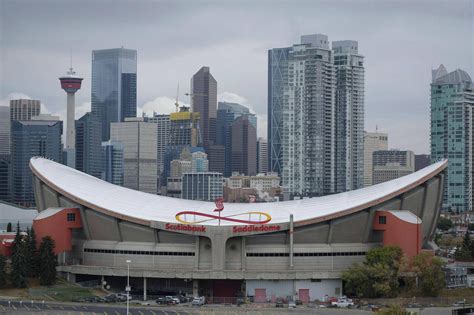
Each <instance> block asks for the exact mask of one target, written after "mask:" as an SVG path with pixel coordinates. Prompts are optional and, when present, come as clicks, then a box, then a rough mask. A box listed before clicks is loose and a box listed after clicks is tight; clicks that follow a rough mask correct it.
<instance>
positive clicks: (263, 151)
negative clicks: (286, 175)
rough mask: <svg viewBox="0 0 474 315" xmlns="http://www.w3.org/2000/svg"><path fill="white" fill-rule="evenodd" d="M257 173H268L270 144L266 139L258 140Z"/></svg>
mask: <svg viewBox="0 0 474 315" xmlns="http://www.w3.org/2000/svg"><path fill="white" fill-rule="evenodd" d="M257 173H262V174H266V173H268V143H267V140H266V139H263V138H258V139H257Z"/></svg>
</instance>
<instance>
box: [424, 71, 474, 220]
mask: <svg viewBox="0 0 474 315" xmlns="http://www.w3.org/2000/svg"><path fill="white" fill-rule="evenodd" d="M473 121H474V85H473V84H472V80H471V78H470V77H469V75H468V74H467V73H466V72H465V71H463V70H460V69H458V70H455V71H452V72H450V73H448V72H447V71H446V69H445V68H444V66H443V65H441V66H440V67H439V68H438V69H437V70H434V71H433V72H432V83H431V160H432V161H433V162H436V161H439V160H441V159H448V171H447V181H446V184H445V190H444V197H443V208H444V210H452V211H459V212H464V211H472V210H473V189H472V186H473V177H474V175H473V174H474V162H473V161H474V160H473V155H474V140H473V139H474V138H473V137H474V130H473Z"/></svg>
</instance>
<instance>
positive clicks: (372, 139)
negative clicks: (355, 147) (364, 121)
mask: <svg viewBox="0 0 474 315" xmlns="http://www.w3.org/2000/svg"><path fill="white" fill-rule="evenodd" d="M387 149H388V134H386V133H381V132H378V131H376V132H364V187H367V186H372V175H373V174H372V172H373V163H372V161H373V155H372V154H373V153H374V151H380V150H387Z"/></svg>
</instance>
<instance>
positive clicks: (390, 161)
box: [372, 150, 415, 185]
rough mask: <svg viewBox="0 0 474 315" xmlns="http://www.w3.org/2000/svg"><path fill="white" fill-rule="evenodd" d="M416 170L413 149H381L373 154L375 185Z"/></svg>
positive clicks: (373, 178) (373, 181)
mask: <svg viewBox="0 0 474 315" xmlns="http://www.w3.org/2000/svg"><path fill="white" fill-rule="evenodd" d="M413 172H415V153H413V151H400V150H379V151H375V152H374V153H373V154H372V183H373V185H376V184H380V183H383V182H388V181H389V180H392V179H396V178H399V177H402V176H405V175H408V174H411V173H413Z"/></svg>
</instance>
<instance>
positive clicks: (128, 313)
mask: <svg viewBox="0 0 474 315" xmlns="http://www.w3.org/2000/svg"><path fill="white" fill-rule="evenodd" d="M125 262H126V263H127V286H126V287H125V291H127V315H130V263H131V262H132V261H131V260H126V261H125Z"/></svg>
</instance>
